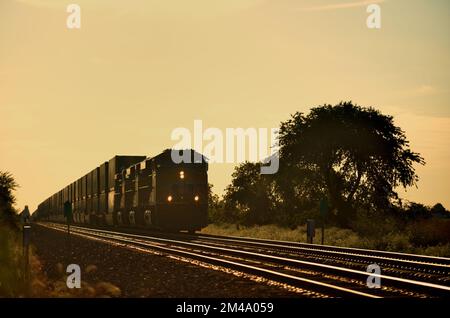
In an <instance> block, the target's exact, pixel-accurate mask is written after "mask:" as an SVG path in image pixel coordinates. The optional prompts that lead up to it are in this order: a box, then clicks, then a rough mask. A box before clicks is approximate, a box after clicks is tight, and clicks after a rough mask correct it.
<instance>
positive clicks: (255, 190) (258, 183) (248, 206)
mask: <svg viewBox="0 0 450 318" xmlns="http://www.w3.org/2000/svg"><path fill="white" fill-rule="evenodd" d="M260 169H261V164H260V163H251V162H244V163H242V164H240V165H239V166H237V167H236V168H235V170H234V172H233V175H232V177H233V180H232V182H231V184H230V185H229V186H228V187H227V189H226V192H225V196H224V201H225V209H226V211H227V213H228V214H234V215H235V216H236V218H237V221H239V222H241V223H244V224H264V223H267V222H270V221H271V220H272V213H273V210H274V206H275V201H276V200H275V198H274V197H273V193H274V191H273V190H274V184H273V180H272V179H271V178H270V177H268V175H263V174H261V173H260Z"/></svg>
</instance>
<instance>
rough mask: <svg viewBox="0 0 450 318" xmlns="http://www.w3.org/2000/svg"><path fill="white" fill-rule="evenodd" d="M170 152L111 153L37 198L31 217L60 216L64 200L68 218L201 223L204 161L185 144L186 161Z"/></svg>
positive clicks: (174, 225) (158, 225) (177, 225)
mask: <svg viewBox="0 0 450 318" xmlns="http://www.w3.org/2000/svg"><path fill="white" fill-rule="evenodd" d="M176 151H178V150H176ZM171 152H172V150H170V149H166V150H165V151H163V152H162V153H161V154H159V155H157V156H155V157H151V158H147V157H146V156H119V155H117V156H115V157H113V158H111V159H110V160H109V161H105V162H103V163H102V164H100V165H99V166H98V167H96V168H95V169H93V170H92V171H91V172H89V173H87V174H86V175H84V176H83V177H81V178H79V179H78V180H76V181H74V182H72V183H71V184H69V185H67V186H66V187H64V188H63V189H61V190H60V191H58V192H56V193H55V194H53V195H52V196H50V197H49V198H47V199H46V200H45V201H43V202H42V203H40V204H39V205H38V208H37V210H36V212H35V213H34V214H35V215H33V218H34V219H36V220H49V221H58V222H63V221H65V216H64V203H66V204H68V203H67V202H69V203H70V204H71V207H72V211H73V214H72V216H71V220H69V221H70V222H74V223H79V224H90V225H94V226H96V225H97V226H129V227H144V228H154V229H162V230H170V231H181V230H187V231H189V232H191V233H192V232H195V231H197V230H200V229H201V228H203V227H205V226H206V225H207V213H208V174H207V171H208V163H207V161H206V158H205V157H204V156H203V155H201V154H199V153H197V152H196V151H194V150H191V149H190V150H183V152H184V155H183V157H184V158H186V155H185V154H186V152H187V154H188V156H187V157H190V159H191V160H190V161H189V160H184V162H181V163H175V162H174V161H173V160H172V157H171ZM199 158H200V160H198V159H199ZM186 161H189V162H186Z"/></svg>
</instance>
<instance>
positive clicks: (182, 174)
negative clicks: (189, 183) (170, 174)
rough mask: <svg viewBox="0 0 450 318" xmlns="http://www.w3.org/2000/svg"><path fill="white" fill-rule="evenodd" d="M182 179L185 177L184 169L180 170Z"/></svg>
mask: <svg viewBox="0 0 450 318" xmlns="http://www.w3.org/2000/svg"><path fill="white" fill-rule="evenodd" d="M180 179H184V171H183V170H181V171H180Z"/></svg>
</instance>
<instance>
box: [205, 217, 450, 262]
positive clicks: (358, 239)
mask: <svg viewBox="0 0 450 318" xmlns="http://www.w3.org/2000/svg"><path fill="white" fill-rule="evenodd" d="M201 233H204V234H215V235H230V236H242V237H254V238H263V239H272V240H282V241H293V242H303V243H305V242H306V225H305V226H298V227H297V228H295V229H290V228H286V227H281V226H278V225H255V226H249V227H245V226H242V225H239V226H237V225H236V224H210V225H208V226H207V227H206V228H204V229H203V230H202V231H201ZM445 234H447V235H449V234H448V233H444V235H445ZM414 238H415V237H414V236H413V235H412V234H411V232H410V231H407V232H404V233H399V232H390V233H387V234H384V235H377V236H372V237H368V236H362V235H361V234H359V233H357V232H355V231H352V230H350V229H342V228H338V227H327V228H326V229H325V240H324V244H326V245H334V246H343V247H355V248H366V249H378V250H386V251H394V252H402V253H413V254H422V255H431V256H441V257H450V243H448V242H446V241H445V240H442V242H443V243H441V244H439V243H438V244H434V245H416V244H414V243H413V242H414ZM313 243H316V244H320V243H321V230H320V229H319V228H316V236H315V238H314V242H313Z"/></svg>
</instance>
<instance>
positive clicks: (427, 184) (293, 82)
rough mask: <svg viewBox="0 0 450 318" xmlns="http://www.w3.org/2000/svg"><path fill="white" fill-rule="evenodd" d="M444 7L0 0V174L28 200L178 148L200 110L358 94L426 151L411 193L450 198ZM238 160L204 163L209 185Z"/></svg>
mask: <svg viewBox="0 0 450 318" xmlns="http://www.w3.org/2000/svg"><path fill="white" fill-rule="evenodd" d="M375 2H377V3H379V5H380V6H381V15H382V27H381V29H379V30H373V29H368V28H367V27H366V18H367V16H368V13H366V7H367V4H368V3H375ZM70 3H76V4H79V5H80V7H81V29H79V30H77V29H72V30H71V29H68V28H67V27H66V19H67V16H68V13H67V12H66V7H67V5H68V4H70ZM449 14H450V1H447V0H385V1H376V0H373V1H361V0H341V1H339V0H334V1H333V0H322V1H319V0H177V1H175V0H128V1H117V0H96V1H92V0H71V1H62V0H53V1H52V0H0V119H1V122H0V149H1V150H0V151H1V152H0V170H7V171H10V172H11V173H13V174H14V176H15V177H16V179H17V181H18V183H19V184H20V186H21V187H20V189H19V191H18V192H17V197H18V207H19V208H23V206H24V205H25V204H28V205H30V209H31V210H34V209H35V208H36V205H37V204H38V203H39V202H41V201H42V200H43V199H45V198H47V197H48V196H49V195H51V194H52V193H54V192H55V191H57V190H59V189H60V188H61V187H63V186H65V185H67V184H68V183H69V182H72V181H74V180H75V179H76V178H78V177H80V176H82V175H83V174H84V173H86V172H88V171H89V170H91V169H92V168H94V167H95V166H97V165H98V164H100V163H101V162H102V161H104V160H107V159H109V158H110V157H112V156H113V155H115V154H146V155H154V154H157V153H159V152H160V151H161V150H163V149H164V148H169V147H171V146H172V145H174V143H175V142H174V141H171V139H170V134H171V131H172V129H174V128H176V127H187V128H192V126H193V120H194V119H202V120H203V122H204V125H205V126H206V127H218V128H226V127H277V126H278V125H279V123H280V121H284V120H286V119H287V118H288V117H289V114H290V113H293V112H295V111H305V112H306V111H308V109H309V108H310V107H313V106H316V105H319V104H323V103H332V104H334V103H337V102H339V101H341V100H353V101H354V102H356V103H358V104H360V105H364V106H374V107H376V108H378V109H380V110H381V111H382V112H384V113H387V114H392V115H394V116H395V120H396V123H397V124H398V125H400V126H401V127H402V128H403V129H404V130H405V131H406V134H407V136H408V138H409V139H410V141H411V145H412V148H413V150H414V151H417V152H420V153H421V154H422V155H423V156H424V157H425V159H426V161H427V165H426V166H424V167H418V173H419V176H420V182H419V185H418V186H419V187H418V189H410V190H408V192H407V193H406V194H404V196H405V197H406V198H408V199H410V200H414V201H419V202H423V203H426V204H434V203H436V202H442V203H443V204H444V205H445V206H446V207H447V208H450V195H449V194H450V193H449V189H450V167H449V160H450V147H449V146H450V105H449V101H450V94H449V86H448V83H449V77H450V72H449V71H450V65H449V53H450V37H449V30H450V25H449V24H450V19H449ZM232 168H233V165H230V164H227V165H224V164H214V165H211V166H210V174H209V175H210V181H211V182H212V183H213V184H214V185H215V190H216V191H217V192H219V193H220V192H221V191H222V190H223V188H224V187H225V186H226V185H227V184H228V183H229V181H230V174H231V172H232Z"/></svg>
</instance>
